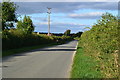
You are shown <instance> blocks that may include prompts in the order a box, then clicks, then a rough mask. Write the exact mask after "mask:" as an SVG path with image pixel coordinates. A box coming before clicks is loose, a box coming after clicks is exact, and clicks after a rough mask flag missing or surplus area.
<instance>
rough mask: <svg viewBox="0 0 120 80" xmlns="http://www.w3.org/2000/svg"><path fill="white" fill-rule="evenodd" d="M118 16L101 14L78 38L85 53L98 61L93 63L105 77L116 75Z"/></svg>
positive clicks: (119, 27)
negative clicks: (96, 63) (95, 63)
mask: <svg viewBox="0 0 120 80" xmlns="http://www.w3.org/2000/svg"><path fill="white" fill-rule="evenodd" d="M118 29H120V26H118V18H117V17H115V16H113V15H112V14H110V13H106V14H103V15H102V17H101V19H100V20H98V22H97V23H96V24H95V25H93V26H92V28H91V29H90V30H88V31H85V32H84V33H83V34H82V35H81V38H80V43H79V44H81V46H83V48H84V52H85V54H87V55H88V56H91V57H92V58H94V59H95V60H96V61H97V62H99V64H100V65H99V66H98V65H95V67H96V70H100V71H101V74H104V77H105V78H113V77H118V52H119V41H118V39H119V38H118V36H119V34H118Z"/></svg>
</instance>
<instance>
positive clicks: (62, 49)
mask: <svg viewBox="0 0 120 80" xmlns="http://www.w3.org/2000/svg"><path fill="white" fill-rule="evenodd" d="M75 50H76V49H43V50H40V51H75Z"/></svg>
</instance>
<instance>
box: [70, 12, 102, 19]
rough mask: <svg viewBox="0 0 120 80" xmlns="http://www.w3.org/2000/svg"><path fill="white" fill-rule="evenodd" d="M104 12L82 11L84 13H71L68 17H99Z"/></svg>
mask: <svg viewBox="0 0 120 80" xmlns="http://www.w3.org/2000/svg"><path fill="white" fill-rule="evenodd" d="M102 14H104V13H103V12H89V13H82V14H69V15H68V17H70V18H79V19H81V18H82V19H97V18H100V16H101V15H102Z"/></svg>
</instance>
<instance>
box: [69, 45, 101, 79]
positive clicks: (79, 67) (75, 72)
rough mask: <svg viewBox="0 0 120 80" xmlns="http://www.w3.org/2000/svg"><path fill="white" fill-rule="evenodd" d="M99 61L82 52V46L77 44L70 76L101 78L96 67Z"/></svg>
mask: <svg viewBox="0 0 120 80" xmlns="http://www.w3.org/2000/svg"><path fill="white" fill-rule="evenodd" d="M98 65H99V62H97V61H96V60H94V59H93V58H92V57H91V56H90V55H89V54H84V50H83V48H82V47H81V46H80V45H78V48H77V52H76V55H75V57H74V63H73V65H72V70H71V78H83V79H84V78H85V79H86V80H87V79H88V78H101V77H102V75H101V74H100V71H99V70H97V69H96V66H98Z"/></svg>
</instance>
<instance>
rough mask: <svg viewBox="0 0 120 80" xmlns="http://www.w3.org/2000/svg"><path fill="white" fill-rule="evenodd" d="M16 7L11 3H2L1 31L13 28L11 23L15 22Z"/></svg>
mask: <svg viewBox="0 0 120 80" xmlns="http://www.w3.org/2000/svg"><path fill="white" fill-rule="evenodd" d="M17 7H18V6H17V5H16V4H14V3H13V2H10V1H9V2H3V3H2V30H4V29H9V28H11V27H14V26H13V22H17V16H16V13H15V11H16V9H17Z"/></svg>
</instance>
